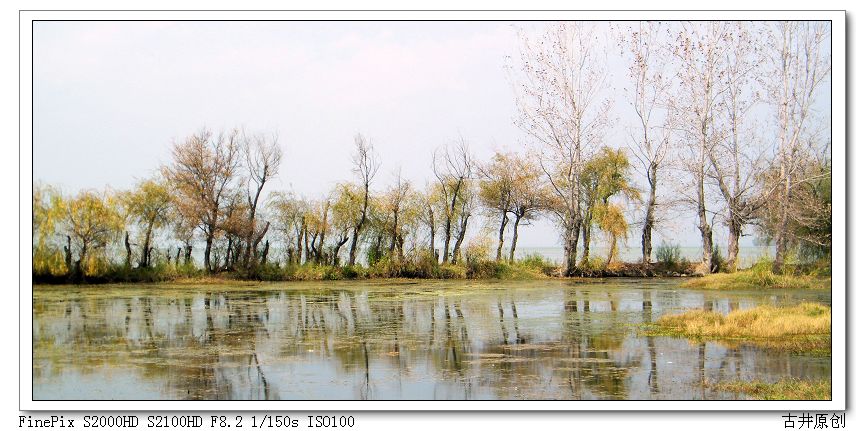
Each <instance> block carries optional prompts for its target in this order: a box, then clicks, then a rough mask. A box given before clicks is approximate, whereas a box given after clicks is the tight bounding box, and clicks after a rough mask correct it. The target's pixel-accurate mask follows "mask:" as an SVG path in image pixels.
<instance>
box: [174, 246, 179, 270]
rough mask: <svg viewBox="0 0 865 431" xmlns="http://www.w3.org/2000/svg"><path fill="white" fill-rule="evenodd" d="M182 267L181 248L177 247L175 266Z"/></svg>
mask: <svg viewBox="0 0 865 431" xmlns="http://www.w3.org/2000/svg"><path fill="white" fill-rule="evenodd" d="M177 265H180V247H177V254H175V255H174V266H177Z"/></svg>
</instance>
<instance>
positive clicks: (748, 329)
mask: <svg viewBox="0 0 865 431" xmlns="http://www.w3.org/2000/svg"><path fill="white" fill-rule="evenodd" d="M831 320H832V309H831V308H830V307H827V306H825V305H820V304H814V303H803V304H800V305H798V306H796V307H772V306H765V305H764V306H759V307H755V308H751V309H748V310H736V311H731V312H730V313H729V314H727V315H726V316H724V315H723V314H721V313H716V312H712V311H704V310H692V311H688V312H685V313H683V314H676V315H665V316H661V318H660V319H658V321H657V322H656V323H655V324H654V325H652V326H651V327H650V328H649V329H648V330H647V331H646V332H647V333H649V334H650V335H669V336H680V337H689V338H695V339H719V340H727V341H735V342H748V343H750V344H756V345H759V346H761V347H767V348H772V349H780V350H785V351H790V352H796V353H807V354H813V355H820V356H826V355H829V354H830V353H831V337H830V324H831Z"/></svg>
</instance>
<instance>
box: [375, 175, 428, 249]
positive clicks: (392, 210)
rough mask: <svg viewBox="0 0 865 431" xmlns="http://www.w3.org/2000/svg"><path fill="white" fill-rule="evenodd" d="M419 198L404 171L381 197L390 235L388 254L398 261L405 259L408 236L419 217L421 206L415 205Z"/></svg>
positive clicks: (396, 176) (395, 177)
mask: <svg viewBox="0 0 865 431" xmlns="http://www.w3.org/2000/svg"><path fill="white" fill-rule="evenodd" d="M417 199H418V197H417V192H416V191H415V190H414V188H413V187H412V185H411V183H410V182H408V181H406V179H405V178H404V177H403V176H402V171H397V172H396V174H395V175H394V182H393V183H392V184H391V185H390V187H388V189H387V191H386V192H385V194H384V196H382V198H381V200H382V203H381V207H382V210H383V212H384V213H385V214H386V215H385V216H386V218H387V231H388V235H389V236H390V241H389V245H388V254H389V255H390V258H391V259H395V260H396V261H397V262H400V261H402V259H403V253H404V250H405V242H406V237H407V236H408V235H409V232H410V230H411V229H410V228H412V227H413V226H414V224H415V222H416V221H417V219H418V209H419V208H418V207H417V205H413V204H414V203H415V202H416V201H417Z"/></svg>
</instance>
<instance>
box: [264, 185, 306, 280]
mask: <svg viewBox="0 0 865 431" xmlns="http://www.w3.org/2000/svg"><path fill="white" fill-rule="evenodd" d="M306 205H307V204H306V203H305V202H304V201H303V200H302V199H300V198H298V197H296V196H295V195H294V194H292V193H285V192H277V193H274V194H273V195H272V196H271V198H270V199H269V208H270V210H271V213H272V215H273V218H274V221H275V223H276V230H277V231H278V232H280V233H281V234H282V238H283V242H284V243H285V253H286V262H287V263H288V264H290V265H300V264H301V259H302V257H303V235H304V232H305V230H306V218H305V217H304V215H305V212H304V211H305V209H306Z"/></svg>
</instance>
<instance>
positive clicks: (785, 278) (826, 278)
mask: <svg viewBox="0 0 865 431" xmlns="http://www.w3.org/2000/svg"><path fill="white" fill-rule="evenodd" d="M682 287H686V288H692V289H713V290H752V289H829V288H831V287H832V276H831V275H829V274H826V273H825V272H821V271H819V270H815V271H812V272H811V273H805V272H803V271H794V270H790V271H786V272H784V273H782V274H775V273H774V272H772V262H771V261H769V260H761V261H759V262H757V263H756V264H754V266H752V267H751V268H749V269H746V270H742V271H738V272H734V273H728V274H725V273H721V274H710V275H707V276H705V277H700V278H694V279H691V280H688V281H687V282H685V283H683V284H682Z"/></svg>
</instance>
